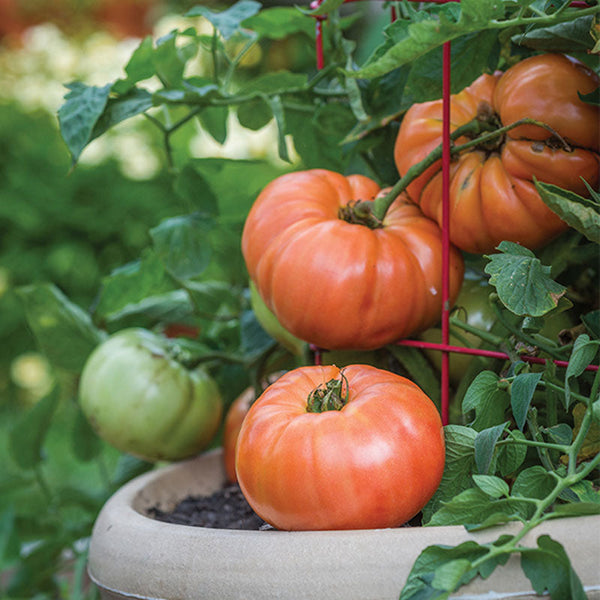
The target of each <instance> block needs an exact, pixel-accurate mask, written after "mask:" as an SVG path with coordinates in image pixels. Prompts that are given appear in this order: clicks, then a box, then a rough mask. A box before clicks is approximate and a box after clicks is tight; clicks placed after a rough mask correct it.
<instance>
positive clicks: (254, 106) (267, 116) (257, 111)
mask: <svg viewBox="0 0 600 600" xmlns="http://www.w3.org/2000/svg"><path fill="white" fill-rule="evenodd" d="M237 117H238V121H239V122H240V125H241V126H242V127H246V129H251V130H252V131H258V130H259V129H262V128H263V127H264V126H265V125H266V124H267V123H268V122H269V121H270V120H271V119H272V118H273V113H272V112H271V109H270V108H269V105H268V104H267V103H266V102H265V101H264V100H263V99H262V98H257V99H256V100H253V101H252V102H245V103H244V104H240V105H239V107H238V109H237Z"/></svg>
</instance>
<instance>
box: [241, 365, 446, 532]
mask: <svg viewBox="0 0 600 600" xmlns="http://www.w3.org/2000/svg"><path fill="white" fill-rule="evenodd" d="M326 386H327V388H328V389H330V390H331V389H333V388H335V387H336V386H337V387H338V388H341V389H339V390H338V393H339V392H341V393H340V394H339V395H340V396H341V398H342V401H343V400H345V404H343V406H338V408H339V410H324V411H323V412H309V408H308V405H307V400H308V399H309V397H310V398H311V400H312V403H313V404H314V405H316V407H317V408H318V405H319V404H320V403H321V402H323V403H325V402H326V400H325V399H324V398H325V396H326V393H325V387H326ZM335 394H336V392H335V390H334V391H333V392H331V397H335ZM444 460H445V455H444V433H443V428H442V422H441V419H440V416H439V414H438V411H437V408H436V407H435V405H434V404H433V402H432V401H431V400H430V399H429V398H428V397H427V396H426V395H425V394H424V393H423V392H422V391H421V389H420V388H419V387H418V386H417V385H415V384H414V383H412V382H411V381H409V380H408V379H405V378H404V377H401V376H399V375H396V374H394V373H391V372H389V371H384V370H381V369H376V368H375V367H371V366H367V365H350V366H348V367H346V368H344V369H343V370H341V371H340V369H338V368H337V367H335V366H310V367H301V368H298V369H295V370H293V371H290V372H288V373H286V374H285V375H283V376H282V377H281V378H280V379H278V380H277V381H276V382H275V383H274V384H272V385H271V386H270V387H269V388H267V390H266V391H265V392H264V394H263V395H262V396H261V397H260V398H259V399H258V400H257V401H256V402H255V403H254V404H253V405H252V407H251V408H250V410H249V412H248V414H247V415H246V418H245V419H244V423H243V425H242V428H241V431H240V434H239V438H238V444H237V452H236V470H237V476H238V482H239V484H240V487H241V489H242V491H243V493H244V495H245V497H246V499H247V500H248V502H249V503H250V505H251V506H252V508H253V509H254V510H255V511H256V513H257V514H258V515H259V516H261V517H262V518H263V519H264V520H265V521H267V522H268V523H271V524H272V525H273V526H274V527H276V528H278V529H284V530H311V529H312V530H322V529H369V528H378V527H395V526H398V525H401V524H402V523H404V522H406V521H408V520H409V519H410V518H411V517H413V516H414V515H416V514H417V513H418V512H419V511H420V510H421V509H422V508H423V506H425V504H426V503H427V502H428V501H429V499H430V498H431V496H432V495H433V493H434V492H435V490H436V489H437V487H438V485H439V483H440V481H441V477H442V472H443V470H444Z"/></svg>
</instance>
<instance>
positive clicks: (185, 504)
mask: <svg viewBox="0 0 600 600" xmlns="http://www.w3.org/2000/svg"><path fill="white" fill-rule="evenodd" d="M147 514H148V516H149V517H151V518H153V519H156V520H158V521H164V522H166V523H174V524H178V525H191V526H193V527H209V528H214V529H244V530H248V531H250V530H252V531H261V530H269V529H270V530H273V527H272V526H271V525H269V524H268V523H265V521H263V520H262V519H261V518H260V517H259V516H258V515H257V514H256V513H255V512H254V511H253V510H252V508H251V506H250V505H249V504H248V502H247V500H246V498H244V495H243V494H242V491H241V490H240V487H239V486H238V485H237V484H227V485H225V486H224V487H223V488H222V489H220V490H217V491H216V492H214V493H213V494H211V495H210V496H186V497H185V498H183V499H182V500H181V501H180V502H178V503H177V504H176V506H175V507H174V508H173V510H170V511H164V510H161V509H160V508H158V507H157V506H152V507H150V508H149V509H148V511H147ZM420 525H421V514H420V513H419V514H418V515H417V516H415V517H413V518H412V519H411V520H410V521H409V522H408V523H405V524H404V525H402V527H419V526H420Z"/></svg>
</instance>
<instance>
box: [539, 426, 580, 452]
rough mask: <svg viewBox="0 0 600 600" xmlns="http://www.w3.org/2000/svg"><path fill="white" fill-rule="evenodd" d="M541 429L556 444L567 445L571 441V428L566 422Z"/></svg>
mask: <svg viewBox="0 0 600 600" xmlns="http://www.w3.org/2000/svg"><path fill="white" fill-rule="evenodd" d="M543 431H544V433H546V434H548V435H549V436H550V438H551V439H552V441H553V442H556V443H557V444H563V445H565V446H568V445H569V444H570V443H571V442H572V441H573V430H572V429H571V427H570V426H569V425H567V423H558V424H556V425H553V426H552V427H548V428H547V429H544V430H543Z"/></svg>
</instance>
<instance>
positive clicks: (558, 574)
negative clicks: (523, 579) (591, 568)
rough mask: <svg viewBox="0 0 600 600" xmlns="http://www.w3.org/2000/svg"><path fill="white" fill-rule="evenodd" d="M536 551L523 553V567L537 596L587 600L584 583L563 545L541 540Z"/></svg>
mask: <svg viewBox="0 0 600 600" xmlns="http://www.w3.org/2000/svg"><path fill="white" fill-rule="evenodd" d="M537 543H538V547H537V548H536V549H523V550H522V551H521V567H522V569H523V572H524V573H525V575H526V576H527V578H528V579H529V581H531V585H532V586H533V589H534V590H535V592H536V593H537V594H543V593H544V592H546V591H547V592H549V594H550V597H551V598H552V600H565V599H566V598H568V599H569V600H585V599H586V594H585V592H584V591H583V586H582V585H581V581H580V580H579V578H578V577H577V574H576V573H575V571H574V570H573V567H572V566H571V561H570V560H569V557H568V556H567V553H566V552H565V549H564V548H563V547H562V545H561V544H560V543H559V542H557V541H555V540H553V539H552V538H551V537H550V536H548V535H542V536H540V537H539V538H538V540H537Z"/></svg>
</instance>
